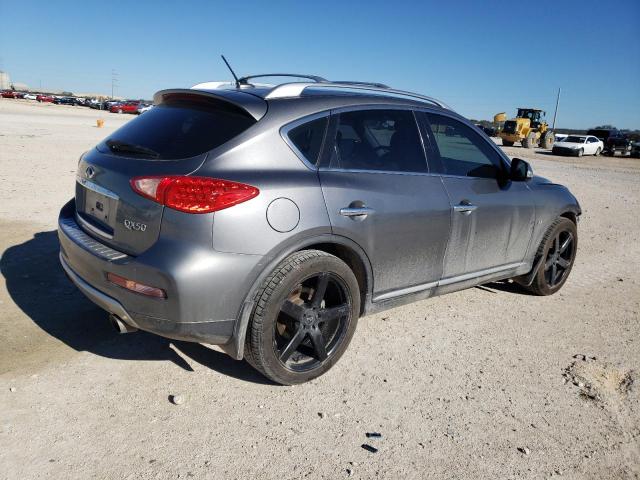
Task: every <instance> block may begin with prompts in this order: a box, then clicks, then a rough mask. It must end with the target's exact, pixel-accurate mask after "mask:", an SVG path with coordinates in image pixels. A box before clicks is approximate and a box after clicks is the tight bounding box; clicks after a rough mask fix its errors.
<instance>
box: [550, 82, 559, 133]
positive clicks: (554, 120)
mask: <svg viewBox="0 0 640 480" xmlns="http://www.w3.org/2000/svg"><path fill="white" fill-rule="evenodd" d="M558 105H560V88H558V96H557V97H556V111H555V112H553V126H552V127H551V130H552V131H553V132H555V131H556V116H557V115H558Z"/></svg>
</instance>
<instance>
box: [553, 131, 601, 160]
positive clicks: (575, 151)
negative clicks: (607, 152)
mask: <svg viewBox="0 0 640 480" xmlns="http://www.w3.org/2000/svg"><path fill="white" fill-rule="evenodd" d="M602 150H604V143H602V140H599V139H597V138H596V137H593V136H591V135H569V136H568V137H567V138H565V139H564V140H562V141H561V142H555V143H554V144H553V149H552V153H554V154H555V155H576V156H578V157H581V156H583V155H600V153H602Z"/></svg>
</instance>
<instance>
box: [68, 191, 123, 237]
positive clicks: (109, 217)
mask: <svg viewBox="0 0 640 480" xmlns="http://www.w3.org/2000/svg"><path fill="white" fill-rule="evenodd" d="M78 183H79V184H80V185H81V186H82V189H81V190H82V201H81V202H78V203H79V205H78V206H77V207H76V208H78V207H80V208H78V213H79V214H82V217H84V220H89V221H90V222H91V223H92V224H94V225H95V226H98V227H102V229H104V230H105V231H106V233H109V234H113V228H114V227H115V224H116V213H117V211H118V196H117V195H116V194H115V193H113V192H111V191H110V190H107V189H106V188H104V187H101V186H99V185H96V184H94V183H93V182H89V181H87V180H84V179H79V180H78Z"/></svg>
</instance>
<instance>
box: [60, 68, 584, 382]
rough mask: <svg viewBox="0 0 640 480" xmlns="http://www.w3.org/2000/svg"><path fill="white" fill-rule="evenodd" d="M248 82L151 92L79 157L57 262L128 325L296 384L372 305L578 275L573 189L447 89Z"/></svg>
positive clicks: (536, 289)
mask: <svg viewBox="0 0 640 480" xmlns="http://www.w3.org/2000/svg"><path fill="white" fill-rule="evenodd" d="M296 77H299V76H297V75H296ZM253 78H254V77H244V78H241V79H239V80H238V84H239V85H238V88H228V87H227V88H218V87H219V85H220V84H219V83H210V84H209V83H205V84H200V85H196V86H195V87H193V88H192V89H172V90H163V91H161V92H158V93H157V94H156V95H155V98H154V103H155V107H154V108H152V109H151V110H149V111H148V112H146V113H145V114H144V115H140V116H138V117H137V118H135V119H134V120H132V121H130V122H128V123H126V124H125V125H124V126H122V127H121V128H120V129H119V130H117V131H116V132H114V133H112V134H110V135H109V137H107V138H106V139H105V140H104V141H103V142H101V143H100V144H99V145H98V146H97V147H96V148H94V149H92V150H91V151H89V152H87V153H85V154H83V155H82V157H81V158H80V161H79V164H78V172H77V183H76V194H75V198H74V199H72V200H71V201H69V202H68V203H67V204H66V205H65V206H64V207H63V208H62V210H61V212H60V217H59V221H58V234H59V238H60V261H61V263H62V266H63V268H64V270H65V271H66V273H67V275H68V276H69V278H70V279H71V281H72V282H73V283H75V285H76V286H77V287H78V288H79V289H80V290H81V291H82V292H83V293H84V294H85V295H86V296H87V297H89V299H91V300H92V301H93V302H95V303H96V304H97V305H99V306H101V307H102V308H104V309H105V310H107V311H108V312H110V313H111V314H112V316H111V318H112V322H113V323H114V325H115V326H116V328H118V330H119V331H121V332H123V333H124V332H129V331H134V330H136V329H141V330H146V331H149V332H154V333H156V334H159V335H162V336H165V337H169V338H175V339H181V340H187V341H194V342H204V343H210V344H218V345H220V346H221V348H222V349H223V350H224V351H225V352H227V353H228V354H229V355H230V356H232V357H233V358H236V359H242V358H246V359H247V360H248V361H249V363H251V364H252V365H253V366H254V367H255V368H257V369H258V370H259V371H260V372H262V373H263V374H264V375H266V376H267V377H269V378H270V379H272V380H273V381H275V382H279V383H282V384H295V383H301V382H305V381H308V380H310V379H312V378H314V377H317V376H319V375H321V374H323V373H325V372H326V371H327V370H329V369H330V368H331V366H332V365H334V364H335V363H336V362H337V361H338V359H339V358H340V357H341V356H342V354H343V353H344V352H345V350H346V349H347V346H348V345H349V342H350V340H351V338H352V336H353V334H354V332H355V330H356V324H357V321H358V317H360V316H362V315H367V314H369V313H372V312H377V311H381V310H384V309H388V308H391V307H394V306H398V305H402V304H405V303H409V302H414V301H418V300H422V299H425V298H428V297H430V296H434V295H440V294H445V293H449V292H454V291H457V290H461V289H464V288H469V287H472V286H475V285H479V284H483V283H487V282H492V281H497V280H503V279H509V278H512V279H515V280H516V281H517V282H518V283H520V284H521V285H523V286H525V288H527V289H529V290H530V291H531V292H533V293H534V294H537V295H550V294H553V293H555V292H557V291H558V290H559V289H560V288H561V287H562V286H563V284H564V283H565V282H566V280H567V278H568V276H569V273H570V272H571V268H572V266H573V263H574V258H575V255H576V249H577V242H578V231H577V220H578V217H579V216H580V213H581V210H580V206H579V205H578V202H577V200H576V199H575V197H574V196H573V195H572V194H571V193H570V192H569V190H568V189H567V188H566V187H563V186H561V185H558V184H556V183H554V182H551V181H549V180H546V179H544V178H540V177H535V176H533V172H532V169H531V167H530V166H529V164H528V163H527V162H525V161H524V160H520V159H513V160H510V159H509V157H507V156H506V155H505V154H504V153H503V152H502V150H501V149H500V148H499V147H497V146H496V145H495V143H494V142H493V141H491V140H490V139H489V138H487V136H486V135H484V134H481V133H480V132H479V131H478V130H477V129H476V128H475V127H474V126H473V125H472V124H470V123H469V121H468V120H466V119H465V118H463V117H462V116H460V115H458V114H457V113H455V112H453V111H452V110H451V109H449V108H448V107H447V106H446V105H445V104H443V103H442V102H440V101H438V100H435V99H433V98H430V97H425V96H422V95H419V94H416V93H411V92H403V91H399V90H393V89H391V88H388V87H384V86H381V85H379V84H364V83H346V82H335V83H332V82H329V81H326V80H324V79H321V78H319V77H309V78H310V79H311V80H312V81H309V82H293V83H286V84H282V85H277V86H266V85H264V84H260V86H253V85H252V83H253V82H252V80H253ZM240 86H241V88H240ZM393 334H401V333H399V332H397V331H396V332H393ZM406 335H411V332H410V331H408V332H406ZM370 355H371V361H376V358H377V357H376V355H378V353H376V352H371V353H370Z"/></svg>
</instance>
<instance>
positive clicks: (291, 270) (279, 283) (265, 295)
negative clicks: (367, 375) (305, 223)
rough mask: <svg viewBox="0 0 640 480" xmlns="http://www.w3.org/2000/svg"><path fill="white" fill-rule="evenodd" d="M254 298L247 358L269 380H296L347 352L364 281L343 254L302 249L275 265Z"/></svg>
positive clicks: (321, 370)
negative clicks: (359, 282) (340, 255)
mask: <svg viewBox="0 0 640 480" xmlns="http://www.w3.org/2000/svg"><path fill="white" fill-rule="evenodd" d="M323 285H324V288H323ZM318 292H320V293H321V295H320V297H318V295H317V293H318ZM255 302H256V306H255V308H254V311H253V313H252V316H251V319H250V322H249V326H248V327H247V336H246V344H245V351H246V352H247V354H246V355H245V358H246V359H247V361H248V362H249V363H250V364H251V365H252V366H253V367H254V368H255V369H256V370H258V371H259V372H260V373H262V374H263V375H264V376H266V377H267V378H269V379H270V380H272V381H274V382H276V383H279V384H282V385H294V384H299V383H304V382H308V381H309V380H312V379H314V378H316V377H319V376H320V375H322V374H324V373H326V372H327V371H328V370H329V369H330V368H331V367H332V366H333V365H334V364H335V363H336V362H337V361H338V360H339V359H340V357H341V356H342V354H343V353H344V352H345V350H346V349H347V347H348V346H349V342H350V341H351V338H352V337H353V334H354V332H355V330H356V326H357V323H358V316H359V314H360V287H359V285H358V281H357V280H356V277H355V275H354V274H353V272H352V271H351V269H350V268H349V267H348V266H347V264H346V263H344V262H343V261H342V260H340V259H339V258H337V257H335V256H333V255H330V254H328V253H326V252H322V251H319V250H303V251H300V252H296V253H293V254H292V255H290V256H289V257H287V258H286V259H285V260H283V261H282V262H281V263H280V264H279V265H278V266H277V267H276V268H275V270H274V271H273V272H272V273H271V274H270V275H269V276H268V277H267V279H266V280H265V281H264V283H263V284H262V286H261V287H260V289H259V291H258V293H257V294H256V297H255ZM327 339H328V340H327Z"/></svg>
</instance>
